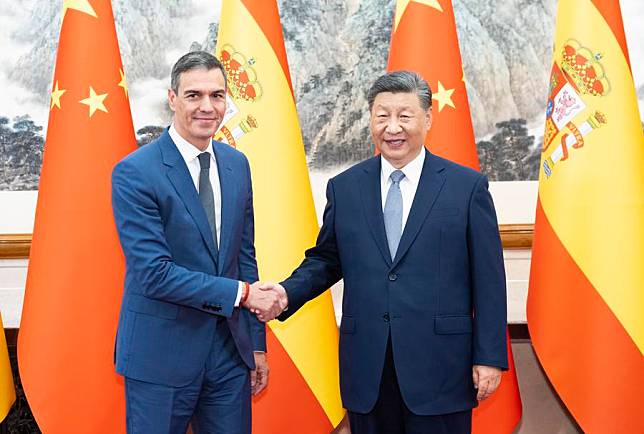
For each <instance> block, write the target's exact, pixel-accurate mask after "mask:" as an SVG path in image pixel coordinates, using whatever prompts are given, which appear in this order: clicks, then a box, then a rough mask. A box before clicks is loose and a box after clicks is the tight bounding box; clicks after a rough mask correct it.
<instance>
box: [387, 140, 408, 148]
mask: <svg viewBox="0 0 644 434" xmlns="http://www.w3.org/2000/svg"><path fill="white" fill-rule="evenodd" d="M385 143H386V144H387V146H389V147H390V148H394V149H395V148H400V147H402V146H403V145H404V144H405V140H404V139H395V140H385Z"/></svg>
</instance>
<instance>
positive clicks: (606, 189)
mask: <svg viewBox="0 0 644 434" xmlns="http://www.w3.org/2000/svg"><path fill="white" fill-rule="evenodd" d="M553 47H554V54H553V64H552V74H551V78H550V82H549V84H550V95H549V97H548V102H547V106H546V129H545V137H544V144H543V149H542V157H541V166H540V172H539V201H538V204H537V213H536V219H535V231H534V242H533V247H532V268H531V270H530V288H529V292H528V309H527V312H528V326H529V328H530V335H531V337H532V344H533V346H534V348H535V351H536V353H537V356H538V357H539V361H540V362H541V365H542V366H543V368H544V370H545V372H546V374H547V376H548V378H549V379H550V381H551V383H552V385H553V386H554V388H555V390H556V391H557V393H558V394H559V396H560V397H561V399H562V401H563V402H564V404H565V405H566V407H568V410H570V413H571V414H572V415H573V417H574V418H575V419H576V421H577V423H579V426H580V427H581V428H582V429H583V431H584V432H586V433H589V434H594V433H613V434H621V433H624V434H625V433H636V432H637V433H642V432H644V418H643V416H642V391H643V390H644V357H643V352H644V315H642V313H643V308H644V267H643V264H644V224H643V223H644V136H643V135H642V125H641V123H640V116H639V112H638V107H637V97H636V94H635V87H634V85H633V77H632V75H631V68H630V64H629V59H628V50H627V47H626V38H625V37H624V28H623V25H622V18H621V12H620V7H619V2H618V1H617V0H560V1H559V4H558V10H557V26H556V32H555V41H554V45H553Z"/></svg>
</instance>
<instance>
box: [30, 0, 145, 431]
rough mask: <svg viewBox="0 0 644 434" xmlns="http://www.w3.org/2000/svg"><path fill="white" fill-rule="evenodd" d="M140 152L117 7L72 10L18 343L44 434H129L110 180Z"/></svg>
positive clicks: (80, 2) (84, 1)
mask: <svg viewBox="0 0 644 434" xmlns="http://www.w3.org/2000/svg"><path fill="white" fill-rule="evenodd" d="M135 147H136V142H135V138H134V129H133V127H132V118H131V114H130V107H129V102H128V94H127V85H126V83H125V77H124V73H123V67H122V63H121V57H120V54H119V48H118V42H117V38H116V30H115V27H114V17H113V15H112V7H111V4H110V1H109V0H92V1H89V0H74V1H72V0H70V1H65V2H64V6H63V20H62V28H61V32H60V41H59V45H58V55H57V59H56V70H55V74H54V80H53V90H52V94H51V104H50V113H49V126H48V130H47V139H46V141H45V152H44V161H43V168H42V173H41V178H40V191H39V194H38V205H37V207H36V221H35V225H34V234H33V243H32V246H31V254H30V257H29V271H28V275H27V287H26V293H25V301H24V307H23V313H22V322H21V325H20V335H19V341H18V360H19V366H20V374H21V378H22V383H23V386H24V389H25V393H26V395H27V399H28V400H29V404H30V406H31V409H32V411H33V413H34V416H35V418H36V421H37V422H38V425H39V426H40V429H41V430H42V431H43V432H46V433H54V434H55V433H67V432H69V430H70V426H71V425H73V426H75V427H77V428H78V429H82V431H84V432H91V433H106V434H108V433H109V434H114V433H119V432H125V405H124V390H123V381H122V379H121V378H120V377H119V376H118V375H117V374H116V373H115V372H114V365H113V354H114V338H115V335H116V325H117V319H118V312H119V306H120V302H121V295H122V290H123V276H124V269H125V262H124V259H123V255H122V253H121V248H120V245H119V241H118V238H117V233H116V228H115V225H114V222H113V217H112V207H111V183H110V177H111V172H112V168H113V166H114V165H115V164H116V162H118V161H119V160H120V159H121V158H122V157H123V156H125V155H126V154H128V153H129V152H130V151H132V150H134V149H135ZM70 424H71V425H70ZM81 427H82V428H81Z"/></svg>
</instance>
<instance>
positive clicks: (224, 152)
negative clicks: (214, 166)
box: [212, 140, 248, 163]
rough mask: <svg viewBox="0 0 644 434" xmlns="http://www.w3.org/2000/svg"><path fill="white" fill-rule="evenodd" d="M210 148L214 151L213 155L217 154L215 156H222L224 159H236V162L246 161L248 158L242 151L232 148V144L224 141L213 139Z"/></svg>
mask: <svg viewBox="0 0 644 434" xmlns="http://www.w3.org/2000/svg"><path fill="white" fill-rule="evenodd" d="M212 148H213V150H214V151H215V155H216V156H217V158H223V159H225V160H226V161H236V162H243V163H245V162H246V161H248V159H247V158H246V155H244V153H243V152H241V151H238V150H237V149H235V148H233V147H232V146H230V145H228V144H226V143H223V142H218V141H216V140H213V141H212Z"/></svg>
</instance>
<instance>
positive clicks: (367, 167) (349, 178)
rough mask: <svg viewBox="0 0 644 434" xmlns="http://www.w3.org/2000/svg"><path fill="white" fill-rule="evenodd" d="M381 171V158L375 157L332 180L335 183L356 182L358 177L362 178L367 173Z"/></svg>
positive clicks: (357, 164) (350, 168) (344, 171)
mask: <svg viewBox="0 0 644 434" xmlns="http://www.w3.org/2000/svg"><path fill="white" fill-rule="evenodd" d="M379 170H380V157H379V156H375V157H371V158H368V159H366V160H363V161H361V162H359V163H356V164H354V165H353V166H351V167H349V168H347V169H345V170H343V171H342V172H340V173H338V174H337V175H335V176H334V177H333V178H331V179H332V180H333V181H334V182H354V181H355V180H356V179H357V177H359V176H361V175H362V174H363V173H365V172H367V173H369V172H372V171H379Z"/></svg>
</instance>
